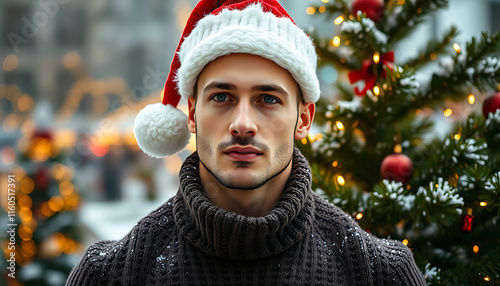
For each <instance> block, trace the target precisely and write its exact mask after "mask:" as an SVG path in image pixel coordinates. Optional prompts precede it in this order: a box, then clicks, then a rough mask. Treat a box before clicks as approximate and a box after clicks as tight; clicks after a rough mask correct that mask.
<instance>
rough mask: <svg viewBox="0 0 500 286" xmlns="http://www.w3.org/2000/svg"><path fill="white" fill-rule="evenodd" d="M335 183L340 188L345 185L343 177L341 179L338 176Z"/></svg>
mask: <svg viewBox="0 0 500 286" xmlns="http://www.w3.org/2000/svg"><path fill="white" fill-rule="evenodd" d="M337 183H339V185H341V186H343V185H345V179H344V177H342V176H341V175H338V176H337Z"/></svg>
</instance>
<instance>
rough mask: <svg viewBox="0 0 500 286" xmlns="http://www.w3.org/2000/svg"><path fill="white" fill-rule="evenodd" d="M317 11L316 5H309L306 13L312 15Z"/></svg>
mask: <svg viewBox="0 0 500 286" xmlns="http://www.w3.org/2000/svg"><path fill="white" fill-rule="evenodd" d="M315 12H316V9H315V8H314V7H307V9H306V13H307V14H309V15H312V14H314V13H315Z"/></svg>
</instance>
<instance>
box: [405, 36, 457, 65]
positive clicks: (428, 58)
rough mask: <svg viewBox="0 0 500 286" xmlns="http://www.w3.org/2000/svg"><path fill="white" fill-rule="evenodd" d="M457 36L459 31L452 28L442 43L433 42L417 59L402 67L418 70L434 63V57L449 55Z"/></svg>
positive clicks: (410, 60)
mask: <svg viewBox="0 0 500 286" xmlns="http://www.w3.org/2000/svg"><path fill="white" fill-rule="evenodd" d="M457 35H458V29H457V28H456V27H453V26H452V27H451V28H450V29H449V30H448V31H447V32H445V34H444V36H443V37H442V39H441V40H440V41H437V40H431V41H430V42H429V43H428V44H427V47H425V49H423V50H421V51H420V52H419V53H418V56H417V57H415V58H413V59H409V60H408V61H407V62H406V63H404V64H402V66H406V65H407V66H410V67H412V68H414V69H418V68H421V67H423V66H425V65H426V64H428V63H430V62H432V61H433V57H434V56H439V55H446V54H449V50H448V49H447V48H449V47H450V46H451V45H450V44H451V42H452V40H453V38H455V37H456V36H457Z"/></svg>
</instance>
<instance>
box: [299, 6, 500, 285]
mask: <svg viewBox="0 0 500 286" xmlns="http://www.w3.org/2000/svg"><path fill="white" fill-rule="evenodd" d="M447 6H448V1H445V0H412V1H409V0H407V1H404V0H398V1H394V0H385V1H383V0H353V1H346V0H330V1H329V0H322V3H321V2H319V1H318V4H317V5H316V6H312V7H309V8H308V11H307V12H308V13H309V14H318V17H320V16H319V15H321V17H324V18H325V19H326V20H327V21H329V22H330V23H334V24H335V25H337V29H336V30H337V32H338V33H336V35H332V36H331V37H328V38H324V37H323V36H321V35H320V34H319V33H318V32H317V31H315V30H314V29H313V30H311V31H308V32H309V34H310V35H311V37H312V38H313V40H314V42H315V43H316V45H317V52H318V55H319V57H320V68H322V67H325V66H333V67H335V69H336V70H337V71H338V73H339V77H338V79H337V80H336V81H335V83H334V90H335V92H334V93H335V94H333V95H331V96H330V95H329V94H325V95H324V96H323V99H322V100H321V101H320V102H318V104H317V111H316V115H315V116H316V117H315V123H316V126H315V128H316V129H317V130H318V131H319V132H318V133H317V134H310V135H309V137H308V138H307V139H304V140H302V142H301V143H298V144H297V145H298V147H299V148H300V149H301V151H302V152H303V154H304V155H305V156H306V157H307V158H308V159H309V162H310V164H311V168H312V172H313V189H314V190H315V191H316V192H317V193H319V194H321V195H322V196H324V197H325V198H326V199H328V200H329V201H331V202H332V203H334V204H336V205H337V206H339V207H341V208H343V209H344V210H345V211H346V212H347V213H349V214H351V215H353V217H355V219H356V220H357V221H358V223H359V224H360V226H361V227H363V228H364V229H365V230H367V231H369V232H371V233H373V234H375V235H376V236H379V237H388V238H391V239H397V240H400V241H402V242H403V243H404V244H406V245H407V246H408V247H409V248H410V249H411V250H412V251H413V253H414V257H415V261H416V262H417V264H418V265H419V267H420V268H421V270H422V272H423V273H424V275H425V277H426V280H427V282H428V285H476V284H477V285H483V284H484V285H493V284H496V283H500V247H499V245H500V222H499V214H500V209H499V205H500V92H499V91H498V89H497V91H496V92H495V91H494V90H495V88H498V84H499V82H500V59H499V58H498V57H496V56H495V53H496V55H498V52H500V32H496V33H493V34H489V33H483V34H482V35H481V36H480V37H478V38H472V39H470V40H469V41H468V42H467V43H466V44H465V45H462V47H461V46H460V45H459V44H457V43H454V38H455V37H456V36H457V35H458V29H457V28H455V27H451V28H450V29H449V30H448V31H447V32H446V33H444V34H443V35H441V36H440V38H436V39H433V40H431V41H429V42H428V43H426V44H424V45H423V47H421V50H417V49H415V51H414V58H410V59H407V60H405V62H399V61H398V60H397V59H398V55H397V53H396V52H394V50H395V47H396V45H397V44H398V43H400V42H401V41H402V40H404V39H405V38H407V37H409V36H411V35H412V32H413V31H414V30H415V28H416V27H417V26H418V25H419V24H421V23H423V22H424V21H425V20H426V19H427V18H426V16H427V15H429V14H431V13H433V12H435V11H437V10H439V9H445V8H447ZM316 12H318V13H316ZM437 62H439V65H436V63H437ZM433 65H434V66H435V67H434V70H435V71H434V72H432V77H430V78H429V79H428V80H427V81H425V80H417V75H418V74H419V73H425V72H427V73H429V72H428V71H427V70H428V67H429V66H431V67H432V66H433ZM424 69H425V70H424ZM423 70H424V71H423ZM429 74H430V73H429ZM487 94H489V96H488V97H487V98H486V99H485V100H484V101H483V109H482V111H483V112H482V114H481V112H468V113H467V114H465V113H466V112H462V113H464V115H463V116H462V118H460V120H457V121H456V123H455V124H456V126H454V127H453V126H452V127H450V128H448V129H449V130H447V134H446V135H438V134H437V133H439V132H436V130H441V129H443V127H436V126H435V125H436V123H439V120H438V121H436V120H434V119H433V118H436V116H434V115H435V114H436V113H440V114H443V113H441V112H443V110H444V116H449V115H451V112H453V109H455V111H456V112H458V113H459V112H460V110H462V109H463V107H464V106H467V105H471V104H473V103H474V102H476V105H477V104H479V101H480V99H482V98H483V97H484V95H487ZM476 98H477V99H478V100H476ZM447 106H453V108H447ZM445 118H446V117H445ZM444 129H445V131H446V128H444ZM441 131H442V130H441ZM496 285H498V284H496Z"/></svg>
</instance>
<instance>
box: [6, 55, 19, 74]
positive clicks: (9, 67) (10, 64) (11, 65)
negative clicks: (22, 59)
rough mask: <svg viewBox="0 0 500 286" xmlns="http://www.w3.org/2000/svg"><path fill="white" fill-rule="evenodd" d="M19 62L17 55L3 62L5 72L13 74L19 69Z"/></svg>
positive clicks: (8, 57) (10, 56)
mask: <svg viewBox="0 0 500 286" xmlns="http://www.w3.org/2000/svg"><path fill="white" fill-rule="evenodd" d="M18 64H19V60H18V59H17V56H16V55H9V56H7V57H6V58H5V60H4V61H3V70H4V71H6V72H11V71H13V70H15V69H16V68H17V65H18Z"/></svg>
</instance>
